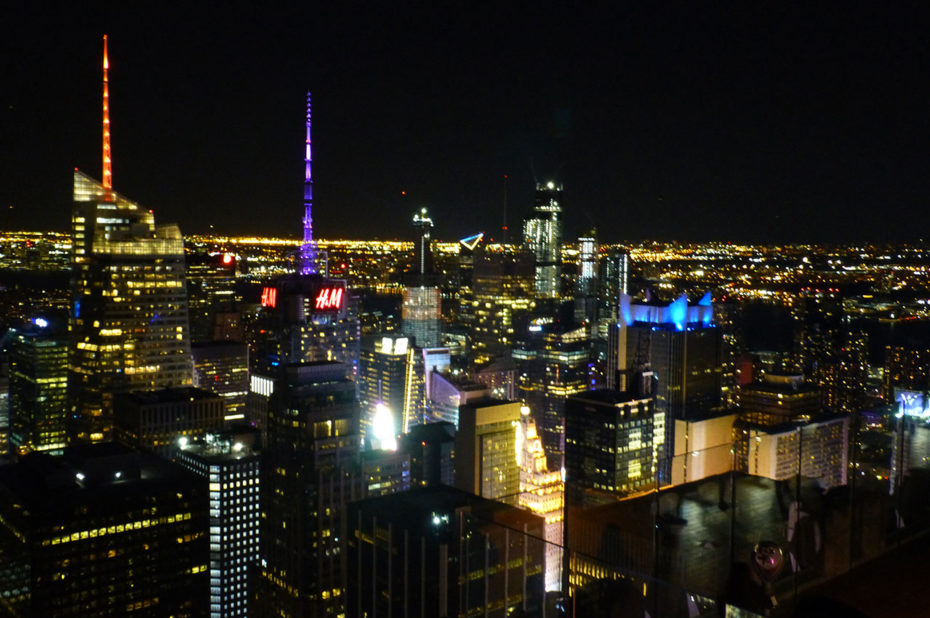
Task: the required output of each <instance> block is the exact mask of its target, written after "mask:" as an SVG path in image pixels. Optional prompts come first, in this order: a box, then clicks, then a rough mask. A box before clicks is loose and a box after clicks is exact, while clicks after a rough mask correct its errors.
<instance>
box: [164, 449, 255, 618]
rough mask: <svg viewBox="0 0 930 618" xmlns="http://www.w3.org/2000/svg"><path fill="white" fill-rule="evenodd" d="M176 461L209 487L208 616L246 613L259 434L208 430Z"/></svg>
mask: <svg viewBox="0 0 930 618" xmlns="http://www.w3.org/2000/svg"><path fill="white" fill-rule="evenodd" d="M176 461H177V462H178V463H179V464H180V465H181V466H183V467H185V468H187V469H188V470H191V471H192V472H194V473H195V474H197V475H198V476H199V477H200V478H201V479H202V481H203V484H204V485H206V486H207V487H208V489H209V494H208V497H209V501H210V503H209V507H210V511H209V514H210V618H227V617H228V618H233V617H236V616H243V617H244V616H248V599H249V576H250V574H249V569H250V568H251V566H252V565H254V564H255V563H257V561H258V534H259V530H258V524H259V521H261V513H260V510H259V486H260V481H261V474H260V472H261V457H260V452H259V450H258V449H256V448H255V436H248V437H246V438H245V439H243V437H240V436H237V435H235V434H234V433H231V432H218V433H210V434H207V435H206V436H205V439H203V440H202V441H199V442H196V443H194V442H193V441H192V442H190V443H185V444H184V445H183V446H182V447H181V448H180V450H178V451H177V452H176Z"/></svg>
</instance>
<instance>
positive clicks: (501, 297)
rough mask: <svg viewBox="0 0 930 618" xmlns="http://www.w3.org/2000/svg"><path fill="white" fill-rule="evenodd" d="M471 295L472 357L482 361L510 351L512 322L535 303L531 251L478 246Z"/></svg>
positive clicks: (475, 360) (477, 361)
mask: <svg viewBox="0 0 930 618" xmlns="http://www.w3.org/2000/svg"><path fill="white" fill-rule="evenodd" d="M473 257H474V271H473V274H472V290H473V292H472V295H471V302H470V305H471V308H470V311H469V313H470V318H471V322H472V323H471V337H472V351H471V353H472V360H473V361H474V362H475V363H476V364H481V363H484V362H486V361H489V360H491V359H492V358H494V357H495V356H497V355H498V354H501V353H504V352H507V351H509V349H510V346H511V345H512V344H513V341H514V333H515V330H516V329H515V323H517V322H518V318H519V316H521V315H528V314H529V312H530V311H531V310H532V309H533V307H535V302H534V300H533V294H534V267H533V259H534V258H533V254H532V253H531V252H529V251H527V250H525V249H517V250H511V249H508V248H505V247H501V246H492V247H479V248H478V249H476V251H475V253H474V256H473Z"/></svg>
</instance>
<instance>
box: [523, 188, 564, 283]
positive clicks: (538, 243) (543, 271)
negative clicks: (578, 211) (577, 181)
mask: <svg viewBox="0 0 930 618" xmlns="http://www.w3.org/2000/svg"><path fill="white" fill-rule="evenodd" d="M535 201H536V204H535V207H534V210H533V214H532V215H531V216H529V217H527V218H526V220H525V221H524V222H523V240H524V242H525V243H526V245H527V247H528V248H529V249H530V250H531V251H532V252H533V253H534V254H536V297H537V298H558V297H559V293H560V291H561V276H562V204H561V202H562V185H556V184H555V183H554V182H548V183H546V184H545V185H543V184H539V185H537V186H536V198H535Z"/></svg>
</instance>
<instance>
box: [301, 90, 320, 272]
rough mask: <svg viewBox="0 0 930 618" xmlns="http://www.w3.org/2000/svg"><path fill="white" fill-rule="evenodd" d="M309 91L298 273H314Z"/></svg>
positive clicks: (314, 252)
mask: <svg viewBox="0 0 930 618" xmlns="http://www.w3.org/2000/svg"><path fill="white" fill-rule="evenodd" d="M310 144H311V140H310V93H309V92H307V141H306V146H305V152H304V164H305V165H306V173H305V175H304V242H303V244H302V245H301V247H300V274H302V275H313V274H316V271H317V267H316V257H317V255H316V253H317V252H316V243H315V242H314V241H313V213H312V209H313V175H312V174H311V172H310V165H311V163H312V162H313V156H312V155H311V153H310Z"/></svg>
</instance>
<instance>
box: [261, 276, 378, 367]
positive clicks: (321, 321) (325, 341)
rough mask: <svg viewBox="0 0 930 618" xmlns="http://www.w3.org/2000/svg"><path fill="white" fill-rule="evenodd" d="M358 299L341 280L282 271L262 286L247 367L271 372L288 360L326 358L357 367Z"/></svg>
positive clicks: (358, 336)
mask: <svg viewBox="0 0 930 618" xmlns="http://www.w3.org/2000/svg"><path fill="white" fill-rule="evenodd" d="M359 338H360V326H359V320H358V298H357V297H354V296H352V295H351V294H350V292H349V289H348V288H347V287H346V282H345V280H344V279H334V278H331V277H324V276H321V275H312V274H311V275H287V276H283V277H279V278H277V279H275V280H274V281H271V282H269V283H268V284H266V285H264V286H263V287H262V291H261V311H260V314H259V316H258V319H257V320H256V323H255V325H254V326H253V328H252V329H251V341H250V346H249V361H250V363H251V369H252V370H253V371H257V372H259V373H263V374H267V375H270V374H273V373H275V372H276V371H277V368H279V367H284V366H286V365H288V364H294V363H309V362H317V361H332V362H339V363H345V364H347V365H349V366H350V367H351V368H352V375H353V378H354V376H355V372H356V371H357V370H358V356H359Z"/></svg>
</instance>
